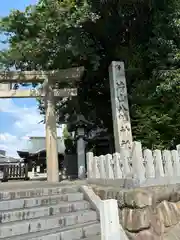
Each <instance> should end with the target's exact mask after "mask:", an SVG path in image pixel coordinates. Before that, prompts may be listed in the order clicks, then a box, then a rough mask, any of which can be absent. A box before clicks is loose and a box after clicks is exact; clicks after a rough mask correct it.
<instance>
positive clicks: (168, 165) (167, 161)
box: [162, 150, 173, 177]
mask: <svg viewBox="0 0 180 240" xmlns="http://www.w3.org/2000/svg"><path fill="white" fill-rule="evenodd" d="M162 157H163V163H164V174H165V176H169V177H172V176H173V166H172V155H171V152H170V151H168V150H164V151H163V152H162Z"/></svg>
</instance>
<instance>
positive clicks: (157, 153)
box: [153, 149, 164, 178]
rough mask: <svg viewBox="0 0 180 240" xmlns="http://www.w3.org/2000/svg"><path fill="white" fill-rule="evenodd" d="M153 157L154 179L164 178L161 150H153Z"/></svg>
mask: <svg viewBox="0 0 180 240" xmlns="http://www.w3.org/2000/svg"><path fill="white" fill-rule="evenodd" d="M153 156H154V165H155V176H156V178H158V177H164V168H163V162H162V155H161V150H158V149H156V150H154V152H153Z"/></svg>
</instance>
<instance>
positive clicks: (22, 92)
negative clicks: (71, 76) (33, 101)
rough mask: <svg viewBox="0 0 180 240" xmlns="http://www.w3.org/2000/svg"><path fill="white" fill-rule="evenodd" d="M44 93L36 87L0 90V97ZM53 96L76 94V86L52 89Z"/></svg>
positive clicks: (38, 95)
mask: <svg viewBox="0 0 180 240" xmlns="http://www.w3.org/2000/svg"><path fill="white" fill-rule="evenodd" d="M44 96H45V93H44V92H43V91H42V90H38V89H17V90H9V91H0V98H36V97H44ZM54 96H55V97H73V96H77V89H76V88H64V89H54Z"/></svg>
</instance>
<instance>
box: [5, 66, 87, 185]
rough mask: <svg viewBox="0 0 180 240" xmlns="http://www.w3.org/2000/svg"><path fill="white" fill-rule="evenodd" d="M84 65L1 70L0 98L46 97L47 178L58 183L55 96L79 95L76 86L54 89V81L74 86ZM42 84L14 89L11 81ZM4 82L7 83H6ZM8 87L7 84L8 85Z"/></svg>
mask: <svg viewBox="0 0 180 240" xmlns="http://www.w3.org/2000/svg"><path fill="white" fill-rule="evenodd" d="M83 71H84V68H83V67H78V68H71V69H65V70H59V71H58V70H57V71H24V72H15V71H8V72H0V83H1V84H0V98H25V97H31V98H32V97H44V98H45V110H46V111H45V113H46V123H45V129H46V161H47V181H48V182H59V167H58V149H57V129H56V114H55V104H54V97H70V96H76V95H77V90H76V89H75V88H64V89H54V88H53V85H55V83H59V82H61V83H66V84H67V85H71V86H72V85H73V83H74V82H76V81H78V80H79V79H80V78H81V76H82V74H83ZM27 82H29V83H37V82H40V83H43V84H42V89H39V90H34V89H33V90H22V89H19V90H12V89H10V88H9V83H27ZM3 83H5V84H3ZM5 86H6V87H5Z"/></svg>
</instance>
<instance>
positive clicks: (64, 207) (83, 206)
mask: <svg viewBox="0 0 180 240" xmlns="http://www.w3.org/2000/svg"><path fill="white" fill-rule="evenodd" d="M87 209H90V204H89V202H87V201H75V202H61V203H60V204H56V205H51V206H43V207H39V206H38V207H34V208H25V209H17V210H11V211H9V210H7V211H3V212H0V223H7V222H13V221H22V220H28V219H33V218H39V217H45V216H53V215H56V214H60V213H61V214H62V213H68V212H69V213H70V212H72V213H73V212H77V211H81V210H87Z"/></svg>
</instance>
